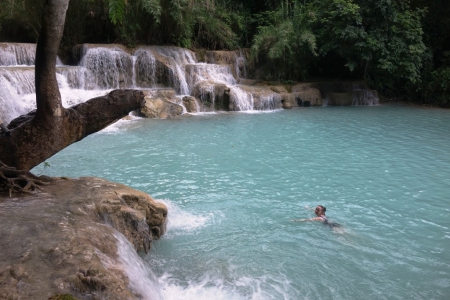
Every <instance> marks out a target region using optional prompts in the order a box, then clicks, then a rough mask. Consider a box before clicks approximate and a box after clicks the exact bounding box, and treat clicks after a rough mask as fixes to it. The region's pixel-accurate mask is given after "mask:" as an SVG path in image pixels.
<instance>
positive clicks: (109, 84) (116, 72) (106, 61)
mask: <svg viewBox="0 0 450 300" xmlns="http://www.w3.org/2000/svg"><path fill="white" fill-rule="evenodd" d="M80 66H83V67H85V68H87V69H89V70H90V71H91V72H92V74H93V75H94V76H93V78H92V80H93V82H95V85H96V87H97V88H98V89H118V88H125V87H132V86H133V79H132V78H131V77H132V74H133V70H132V67H133V60H132V58H131V55H129V54H128V53H126V52H125V51H123V50H122V49H120V48H115V47H113V48H104V47H95V48H92V47H85V49H84V55H83V58H82V60H81V61H80Z"/></svg>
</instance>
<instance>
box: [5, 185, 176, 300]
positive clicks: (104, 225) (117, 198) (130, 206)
mask: <svg viewBox="0 0 450 300" xmlns="http://www.w3.org/2000/svg"><path fill="white" fill-rule="evenodd" d="M166 218H167V208H166V206H165V205H164V204H162V203H158V202H155V201H154V200H153V199H152V198H151V197H150V196H149V195H147V194H145V193H143V192H140V191H137V190H134V189H131V188H129V187H126V186H124V185H121V184H117V183H112V182H108V181H106V180H103V179H99V178H90V177H87V178H80V179H65V180H63V179H61V180H58V181H57V182H56V183H54V184H51V185H48V186H45V187H44V188H43V191H42V193H39V194H36V195H28V196H18V197H12V198H9V197H6V196H0V222H1V224H2V226H1V227H0V237H1V238H0V253H1V254H2V255H1V257H0V298H1V299H49V298H51V297H53V299H69V298H61V297H62V296H64V297H69V295H71V296H73V297H74V298H76V299H142V295H141V294H139V292H137V291H136V290H134V289H132V288H131V287H130V286H132V284H131V282H130V279H129V278H128V276H127V275H126V272H125V271H124V266H123V264H121V261H120V258H119V257H118V242H117V239H116V237H115V236H116V235H117V234H119V233H118V232H120V233H121V234H123V236H125V238H126V239H127V240H128V241H129V242H130V243H131V244H132V245H133V246H134V248H135V249H136V250H138V251H140V250H148V248H149V247H150V244H151V241H152V240H157V239H159V238H160V236H161V235H162V234H164V232H165V228H166ZM58 297H59V298H58Z"/></svg>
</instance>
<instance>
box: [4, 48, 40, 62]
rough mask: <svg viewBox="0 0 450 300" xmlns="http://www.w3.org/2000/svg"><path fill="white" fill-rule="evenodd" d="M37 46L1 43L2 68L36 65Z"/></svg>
mask: <svg viewBox="0 0 450 300" xmlns="http://www.w3.org/2000/svg"><path fill="white" fill-rule="evenodd" d="M35 57H36V44H25V43H0V66H17V65H28V66H29V65H34V59H35Z"/></svg>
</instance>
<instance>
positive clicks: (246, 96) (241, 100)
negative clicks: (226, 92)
mask: <svg viewBox="0 0 450 300" xmlns="http://www.w3.org/2000/svg"><path fill="white" fill-rule="evenodd" d="M230 103H231V105H232V107H231V110H234V111H248V110H253V105H254V99H253V95H252V94H251V93H247V92H246V91H244V90H243V89H241V88H239V87H238V86H233V87H231V88H230Z"/></svg>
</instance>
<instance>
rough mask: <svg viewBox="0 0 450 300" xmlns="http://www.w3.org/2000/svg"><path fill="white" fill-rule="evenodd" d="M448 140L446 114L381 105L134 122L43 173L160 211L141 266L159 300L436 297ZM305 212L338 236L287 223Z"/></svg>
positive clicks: (442, 261) (443, 260) (449, 279)
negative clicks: (94, 183)
mask: <svg viewBox="0 0 450 300" xmlns="http://www.w3.org/2000/svg"><path fill="white" fill-rule="evenodd" d="M449 132H450V111H447V110H438V109H422V108H415V107H406V106H393V105H388V106H383V105H382V106H378V107H324V108H308V109H293V110H284V111H276V112H273V113H270V114H242V113H222V114H204V115H197V116H189V117H183V118H179V119H172V120H149V119H136V120H132V121H129V122H125V123H121V124H120V125H117V127H116V129H114V130H110V131H107V132H100V133H97V134H95V135H93V136H90V137H88V138H86V139H84V140H83V141H81V142H79V143H77V144H74V145H72V146H70V147H69V148H67V149H65V150H64V151H62V152H60V153H58V154H57V155H55V156H54V157H52V158H51V159H49V160H48V162H49V164H50V168H47V169H46V170H45V173H44V174H47V175H58V176H62V175H64V176H72V177H78V176H86V175H92V176H99V177H103V178H106V179H108V180H111V181H117V182H121V183H124V184H127V185H130V186H132V187H134V188H136V189H139V190H143V191H145V192H147V193H149V194H150V195H152V196H153V197H154V198H156V199H162V201H164V202H165V203H166V204H167V205H168V207H169V224H168V232H167V234H166V236H163V237H162V239H161V240H160V241H158V242H155V243H154V245H153V249H152V251H151V252H150V254H149V255H147V256H145V260H146V261H147V262H148V264H149V265H150V267H151V269H152V271H153V272H154V273H155V275H156V277H157V278H158V279H157V281H158V282H157V284H158V291H160V293H161V297H162V298H163V299H181V298H182V299H448V298H449V297H450V254H449V252H448V251H449V250H448V249H449V246H450V209H449V205H448V204H449V200H448V196H449V195H450V156H449V155H448V149H449V147H450V134H449ZM42 168H43V166H38V167H37V168H35V170H34V171H35V172H36V173H37V172H40V171H41V170H42ZM317 204H322V205H324V206H326V207H327V215H328V216H329V218H330V219H332V220H333V221H334V222H337V223H339V224H340V225H341V226H342V227H340V228H330V227H328V226H324V225H322V224H320V223H315V222H306V223H300V222H292V220H293V219H299V218H308V217H312V216H313V215H312V213H311V212H310V211H309V210H306V209H305V206H310V207H314V206H315V205H317ZM158 293H159V292H158Z"/></svg>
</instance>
